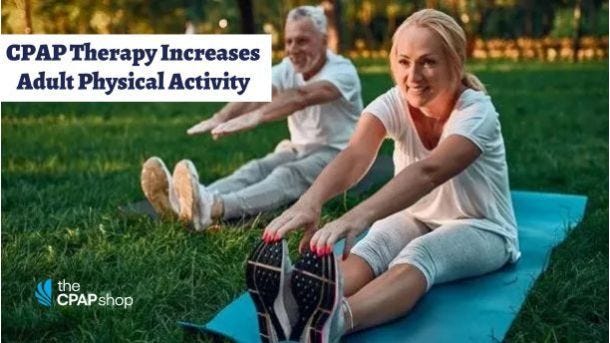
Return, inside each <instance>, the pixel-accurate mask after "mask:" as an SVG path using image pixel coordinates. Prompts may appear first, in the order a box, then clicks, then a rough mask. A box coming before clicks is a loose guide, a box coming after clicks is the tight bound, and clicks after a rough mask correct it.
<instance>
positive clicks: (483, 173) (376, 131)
mask: <svg viewBox="0 0 610 343" xmlns="http://www.w3.org/2000/svg"><path fill="white" fill-rule="evenodd" d="M465 49H466V39H465V34H464V31H463V30H462V29H461V28H460V27H459V25H458V24H457V23H456V22H455V20H453V19H452V18H451V17H449V16H448V15H446V14H444V13H442V12H439V11H436V10H431V9H426V10H422V11H419V12H416V13H414V14H413V15H411V16H410V17H409V18H408V19H407V20H406V21H405V22H404V23H402V25H401V26H400V27H399V28H398V29H397V30H396V32H395V34H394V37H393V45H392V50H391V52H390V64H391V72H392V76H393V78H394V81H395V83H396V86H395V87H394V88H392V89H390V90H389V91H388V92H386V93H385V94H383V95H381V96H380V97H378V98H377V99H376V100H375V101H373V102H372V103H371V104H370V105H369V106H368V107H367V108H366V109H365V110H364V111H363V115H362V117H361V119H360V120H359V123H358V126H357V128H356V131H355V133H354V135H353V136H352V138H351V140H350V143H349V146H348V147H347V148H346V149H345V150H344V151H342V152H341V153H340V154H339V155H338V156H337V157H336V159H335V160H334V161H333V162H331V163H330V164H329V165H328V166H327V167H326V168H325V169H324V171H323V172H322V173H321V175H320V176H319V177H318V178H317V180H316V181H315V183H314V184H313V185H312V187H311V188H310V189H309V190H308V191H307V192H306V193H305V194H304V195H303V196H302V197H301V198H300V199H299V201H298V202H297V203H296V204H294V205H293V206H292V207H291V208H289V209H288V210H286V211H285V212H284V213H283V214H282V215H281V216H280V217H278V218H276V219H275V220H273V221H272V222H271V223H270V224H269V226H268V227H267V228H266V229H265V231H264V234H263V240H264V241H265V242H267V243H270V242H277V241H278V240H280V239H281V238H282V237H284V235H286V234H287V233H288V232H290V231H293V230H295V229H298V228H304V229H305V235H304V238H303V241H302V242H301V244H302V245H301V247H303V244H304V243H308V244H309V248H310V249H311V251H312V252H313V253H315V254H317V255H318V256H325V255H328V254H329V253H330V252H331V251H332V246H333V245H334V244H335V243H336V242H337V241H338V240H340V239H342V238H346V245H345V250H344V253H343V261H341V263H340V265H339V269H340V271H341V272H342V274H343V278H344V279H343V280H344V289H343V294H341V293H340V292H341V290H340V289H338V290H337V292H338V293H339V296H338V297H337V298H339V297H340V296H341V295H343V296H344V298H343V299H342V301H338V300H337V301H336V304H339V303H341V306H339V305H335V306H334V307H333V311H335V315H334V316H335V317H334V319H333V320H332V322H333V323H335V324H332V325H333V328H331V329H330V331H331V333H330V334H331V339H336V338H338V337H340V335H342V334H345V333H347V332H353V331H357V330H361V329H365V328H368V327H371V326H374V325H378V324H381V323H384V322H387V321H390V320H392V319H394V318H397V317H399V316H402V315H404V314H405V313H407V312H408V311H409V310H410V309H411V308H412V307H413V306H414V305H415V303H416V302H417V301H418V300H419V299H420V298H421V297H422V296H423V295H424V294H425V293H426V292H427V291H428V290H429V289H430V287H432V286H433V285H434V284H438V283H442V282H447V281H451V280H456V279H461V278H465V277H470V276H476V275H481V274H484V273H488V272H491V271H494V270H496V269H498V268H500V267H502V266H503V265H504V264H506V263H507V262H509V261H510V262H515V261H517V260H518V258H519V256H520V253H519V246H518V240H517V227H516V222H515V217H514V212H513V208H512V202H511V198H510V192H509V183H508V171H507V165H506V158H505V151H504V142H503V139H502V135H501V131H500V123H499V121H498V114H497V112H496V110H495V108H494V107H493V105H492V103H491V100H490V98H489V96H487V95H486V93H485V88H484V87H483V85H482V84H481V82H480V81H479V80H478V79H477V78H476V77H475V76H473V75H471V74H468V73H465V72H464V60H465V57H466V52H465ZM385 137H389V138H391V139H393V140H394V142H395V146H394V164H395V176H394V178H393V179H392V180H390V181H389V182H388V183H387V184H386V185H385V186H384V187H383V188H382V189H380V190H379V191H378V192H377V193H375V194H374V195H373V196H371V197H370V198H368V199H367V200H366V201H364V202H362V203H361V204H359V205H358V206H356V207H354V208H353V209H352V210H350V211H349V212H347V213H345V214H344V215H343V216H341V217H340V218H339V219H337V220H334V221H332V222H330V223H328V224H326V225H325V226H324V227H322V228H321V229H319V230H317V231H316V230H315V229H316V227H317V223H318V221H319V216H320V212H321V207H322V205H323V204H324V203H325V202H326V201H327V200H329V199H331V198H333V197H334V196H336V195H338V194H340V193H342V192H344V191H345V190H346V189H348V188H349V187H350V186H352V185H354V184H355V183H356V182H357V181H358V180H359V179H360V178H361V177H362V176H363V175H364V174H365V172H366V171H367V169H368V168H369V167H370V165H371V164H372V162H373V160H374V159H375V156H376V154H377V153H378V150H379V147H380V146H381V143H382V141H383V139H384V138H385ZM371 225H372V226H371ZM369 227H370V231H369V232H368V234H367V235H366V236H365V238H363V239H362V240H361V241H360V242H358V243H357V244H356V245H355V246H353V243H354V241H355V237H356V236H357V235H358V234H360V233H361V232H363V231H364V230H365V229H367V228H369ZM352 246H353V248H352ZM292 288H293V290H292V291H293V293H295V294H296V293H298V292H295V290H294V288H295V283H294V282H293V284H292ZM297 300H298V299H297ZM338 307H340V308H341V309H342V311H336V310H335V308H338Z"/></svg>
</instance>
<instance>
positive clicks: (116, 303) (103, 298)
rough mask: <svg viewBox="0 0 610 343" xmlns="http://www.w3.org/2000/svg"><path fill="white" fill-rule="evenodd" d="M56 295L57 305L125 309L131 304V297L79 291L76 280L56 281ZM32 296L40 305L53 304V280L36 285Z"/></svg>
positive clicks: (49, 305)
mask: <svg viewBox="0 0 610 343" xmlns="http://www.w3.org/2000/svg"><path fill="white" fill-rule="evenodd" d="M57 291H58V294H57V297H55V303H57V305H59V306H95V305H97V306H107V307H122V308H124V309H127V308H129V307H131V305H133V298H132V297H113V296H112V295H111V294H110V293H106V294H104V295H98V294H95V293H81V292H80V284H79V283H78V282H72V283H70V282H66V280H61V281H59V282H57ZM34 296H35V297H36V300H38V303H39V304H40V305H42V306H46V307H51V306H52V305H53V280H51V279H46V280H45V281H41V282H39V283H38V285H36V290H35V291H34Z"/></svg>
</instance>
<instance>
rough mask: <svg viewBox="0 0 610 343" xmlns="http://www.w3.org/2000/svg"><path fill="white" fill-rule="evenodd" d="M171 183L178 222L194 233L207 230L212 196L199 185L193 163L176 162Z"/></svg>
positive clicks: (185, 161) (209, 223)
mask: <svg viewBox="0 0 610 343" xmlns="http://www.w3.org/2000/svg"><path fill="white" fill-rule="evenodd" d="M172 183H173V186H174V190H175V191H176V197H177V198H178V203H179V207H180V212H179V214H178V218H179V219H180V221H181V222H183V223H184V224H185V225H187V226H190V227H192V228H193V229H194V230H195V231H203V230H205V229H206V228H208V227H209V226H210V225H211V224H212V204H213V203H214V196H213V195H212V193H210V192H208V191H206V190H205V187H203V186H201V185H200V184H199V175H198V174H197V169H195V166H194V165H193V162H191V161H189V160H182V161H180V162H178V164H176V167H175V168H174V175H173V179H172Z"/></svg>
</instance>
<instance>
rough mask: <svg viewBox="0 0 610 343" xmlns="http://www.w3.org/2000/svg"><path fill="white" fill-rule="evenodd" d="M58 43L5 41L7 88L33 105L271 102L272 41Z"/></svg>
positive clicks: (132, 38) (192, 38)
mask: <svg viewBox="0 0 610 343" xmlns="http://www.w3.org/2000/svg"><path fill="white" fill-rule="evenodd" d="M12 37H14V38H15V39H11V38H12ZM57 37H58V36H45V35H35V36H25V35H11V36H8V38H7V37H6V36H5V37H3V39H2V42H1V43H2V50H3V55H4V56H3V60H4V61H2V65H3V67H4V68H3V69H6V71H7V73H8V75H10V78H9V79H7V80H5V81H3V88H5V89H6V88H9V90H10V91H11V92H12V94H20V95H27V99H28V100H29V101H36V100H40V101H47V100H48V101H61V100H62V99H61V98H60V99H58V98H57V97H56V96H53V94H62V95H63V97H64V99H65V100H67V101H269V100H270V93H271V79H270V74H271V40H270V37H269V36H268V35H85V36H78V35H65V36H61V35H60V36H59V37H60V39H57ZM32 38H34V39H32ZM7 73H5V72H4V70H3V75H7ZM7 82H8V83H9V84H10V85H9V87H7V86H6V85H7ZM265 88H266V89H265ZM3 93H4V92H3ZM79 93H80V95H81V96H82V98H79ZM104 97H105V98H107V99H104ZM19 98H20V96H17V99H11V98H10V97H9V99H8V100H9V101H11V100H12V101H19ZM100 98H101V99H100ZM3 100H4V99H3Z"/></svg>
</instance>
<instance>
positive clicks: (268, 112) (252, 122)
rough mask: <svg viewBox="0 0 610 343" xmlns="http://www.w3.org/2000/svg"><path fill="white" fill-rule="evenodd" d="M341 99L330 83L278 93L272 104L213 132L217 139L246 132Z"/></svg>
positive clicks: (309, 85)
mask: <svg viewBox="0 0 610 343" xmlns="http://www.w3.org/2000/svg"><path fill="white" fill-rule="evenodd" d="M339 97H341V92H339V90H338V89H337V87H336V86H335V85H333V84H332V83H330V82H329V81H317V82H313V83H310V84H308V85H305V86H301V87H297V88H292V89H288V90H285V91H282V92H277V93H276V94H275V95H274V96H273V100H272V101H271V102H270V103H265V104H263V106H261V107H259V108H257V109H255V110H253V111H250V112H249V113H247V114H246V115H243V116H240V117H237V118H235V119H232V120H229V121H227V122H225V123H224V124H220V125H218V126H216V128H214V129H213V130H212V135H213V136H214V137H215V138H218V137H222V136H226V135H230V134H232V133H236V132H240V131H245V130H248V129H251V128H253V127H256V126H257V125H259V124H262V123H266V122H270V121H275V120H280V119H283V118H286V117H287V116H289V115H290V114H292V113H294V112H295V111H298V110H302V109H304V108H306V107H309V106H314V105H318V104H323V103H326V102H330V101H333V100H336V99H338V98H339Z"/></svg>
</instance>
